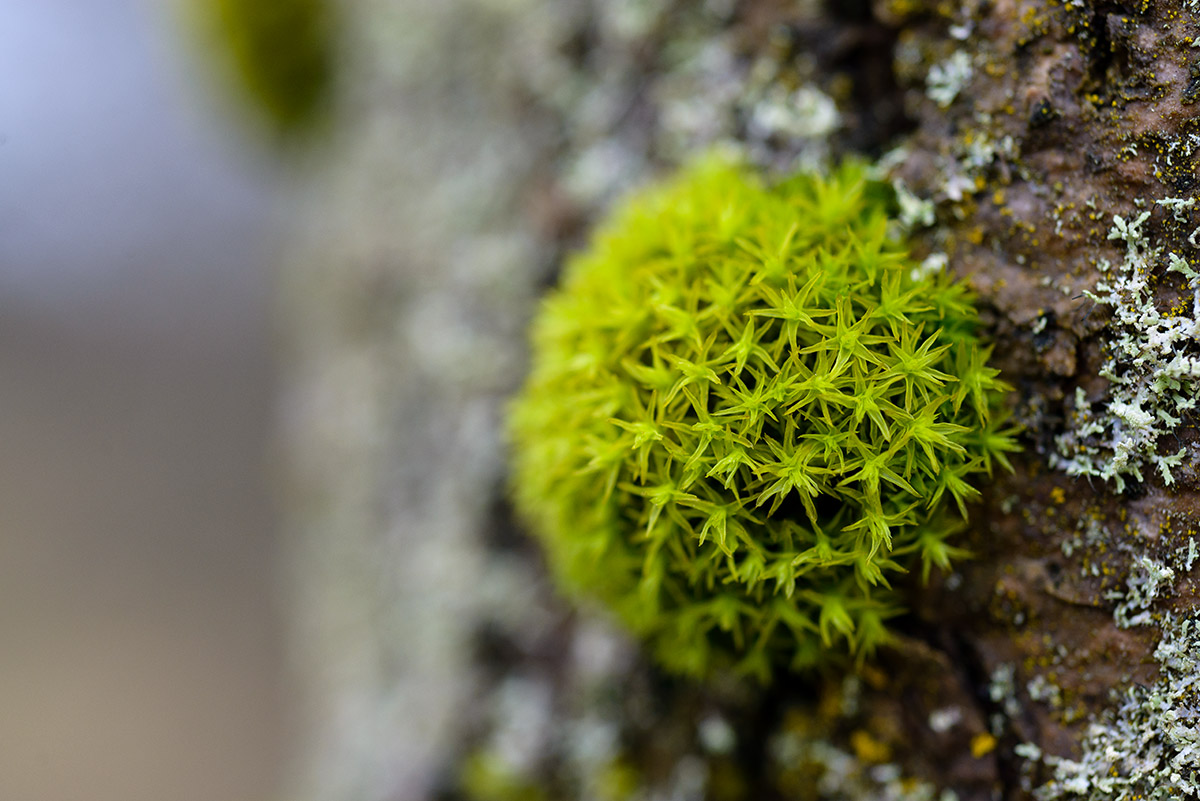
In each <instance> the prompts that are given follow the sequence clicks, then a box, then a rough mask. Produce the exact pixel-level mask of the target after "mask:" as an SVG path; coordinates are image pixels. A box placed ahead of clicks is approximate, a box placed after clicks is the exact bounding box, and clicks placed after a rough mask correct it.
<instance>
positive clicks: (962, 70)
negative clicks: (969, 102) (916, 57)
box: [925, 50, 974, 108]
mask: <svg viewBox="0 0 1200 801" xmlns="http://www.w3.org/2000/svg"><path fill="white" fill-rule="evenodd" d="M973 71H974V70H973V69H972V67H971V57H970V56H968V55H967V54H966V52H964V51H962V50H956V51H955V52H954V54H953V55H952V56H950V58H948V59H946V60H945V61H943V62H941V63H939V64H934V65H933V66H932V67H930V68H929V75H928V76H927V77H926V78H925V94H927V95H929V99H930V100H933V101H934V102H935V103H937V104H938V105H939V106H941V107H942V108H946V107H948V106H949V105H950V104H951V103H953V102H954V98H956V97H958V93H959V92H961V91H962V90H963V87H964V86H966V85H967V81H969V80H970V79H971V74H972V72H973Z"/></svg>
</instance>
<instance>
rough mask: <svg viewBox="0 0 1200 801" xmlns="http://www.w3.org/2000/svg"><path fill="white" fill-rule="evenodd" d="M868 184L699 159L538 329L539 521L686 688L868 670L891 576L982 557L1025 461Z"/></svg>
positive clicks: (530, 459) (575, 572)
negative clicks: (968, 535)
mask: <svg viewBox="0 0 1200 801" xmlns="http://www.w3.org/2000/svg"><path fill="white" fill-rule="evenodd" d="M865 174H866V169H865V168H864V167H863V166H862V165H859V164H854V163H848V164H844V165H843V166H841V167H840V168H839V169H837V170H836V171H834V173H833V174H831V175H829V176H827V177H821V176H818V175H815V174H809V173H803V174H799V175H796V176H794V177H792V178H790V179H788V180H785V181H783V182H781V183H779V184H777V185H773V186H767V185H764V184H763V183H762V182H760V181H759V180H757V179H756V178H755V177H754V176H752V175H751V174H749V173H748V172H747V171H746V170H744V169H742V168H740V167H738V166H737V165H733V164H730V163H729V162H727V161H724V160H722V159H719V158H715V157H710V158H708V159H706V160H702V161H700V162H699V163H697V164H696V165H694V166H692V167H690V168H688V169H686V170H684V171H683V173H682V174H681V175H680V176H679V177H677V178H676V179H674V180H672V181H670V182H668V183H666V184H665V185H663V186H659V187H655V188H651V189H649V190H647V191H644V192H643V193H641V194H638V195H636V196H634V197H633V198H632V199H631V200H629V201H628V202H626V203H625V204H624V205H622V206H620V207H619V208H618V209H617V210H616V211H615V213H614V214H613V216H612V217H611V219H610V220H609V221H608V222H607V223H606V224H605V225H603V226H602V227H601V228H600V230H599V231H598V232H597V234H596V235H595V237H594V239H593V241H592V243H591V246H590V248H589V249H588V250H586V251H584V252H583V253H580V254H578V255H577V256H576V257H575V258H574V259H573V260H571V261H570V263H569V264H568V265H567V268H566V273H565V277H564V279H563V283H562V286H561V288H560V289H559V290H558V291H557V292H555V293H553V294H552V295H551V296H550V297H549V298H548V299H547V300H546V301H545V304H544V306H543V307H542V309H541V311H540V314H539V315H538V317H537V320H536V323H535V326H534V333H533V351H534V352H533V366H532V373H531V376H530V378H529V380H528V383H527V385H526V386H525V388H524V390H523V392H522V393H521V395H520V396H519V398H518V399H517V401H516V402H515V404H514V406H513V408H512V410H511V419H510V432H511V437H512V441H513V444H514V451H515V455H514V487H515V497H516V503H517V507H518V510H519V512H520V513H521V514H522V515H523V516H524V517H525V519H526V520H527V521H528V522H529V524H530V525H531V526H532V528H533V530H534V532H535V533H536V534H537V535H538V536H539V537H540V538H541V540H542V541H543V542H544V544H545V546H546V549H547V551H548V553H549V557H550V561H551V566H552V568H553V571H554V573H555V574H556V576H557V578H558V579H559V581H560V583H561V584H562V585H564V586H565V588H566V589H568V590H569V591H571V592H573V593H575V594H579V595H584V596H590V597H594V598H598V599H600V600H602V601H604V602H605V603H607V604H608V605H609V606H611V607H612V608H613V609H614V610H615V611H616V613H617V615H618V616H619V617H620V618H621V619H622V620H623V621H624V622H625V623H626V624H627V625H628V626H629V627H630V628H631V629H632V630H633V631H635V632H636V633H638V634H640V635H643V636H644V637H646V638H648V639H649V640H651V642H652V644H653V647H654V650H655V652H656V655H657V656H658V658H659V660H660V661H661V662H662V663H663V664H664V665H665V666H666V667H667V668H668V669H670V670H673V671H676V672H682V673H687V674H704V673H706V672H707V671H709V670H710V669H711V668H712V667H714V666H716V665H731V666H733V667H734V668H735V669H737V670H738V671H740V672H744V673H751V674H754V675H757V676H759V677H761V678H764V679H765V678H767V677H769V675H770V674H771V673H772V670H773V668H774V666H775V665H776V664H778V663H779V662H780V661H788V662H790V665H791V666H792V667H793V668H795V669H803V668H807V667H812V666H816V665H820V664H823V663H826V662H827V660H829V659H830V658H831V657H833V656H844V655H849V654H853V655H856V656H858V657H862V656H864V655H867V654H869V653H870V652H871V651H872V650H873V649H874V648H875V647H876V646H878V645H879V644H880V643H882V642H884V641H885V639H886V638H887V629H886V627H885V621H886V620H887V619H888V618H889V617H891V616H893V615H895V614H897V612H898V611H899V607H900V603H899V599H898V596H897V594H896V593H895V592H893V591H892V590H891V588H890V585H889V579H890V578H892V577H895V576H896V575H898V574H899V573H902V572H904V571H906V570H908V569H910V568H914V567H917V566H919V567H920V569H921V570H922V571H923V572H925V573H927V572H928V570H929V569H930V568H931V567H933V566H937V567H939V568H943V569H944V568H946V567H947V566H948V565H949V564H950V562H951V560H952V559H954V558H955V557H957V556H959V555H960V553H961V551H960V550H959V549H958V548H956V547H955V546H953V545H951V544H950V542H949V540H950V538H951V536H952V535H953V534H954V533H955V532H956V531H957V530H958V529H959V528H961V525H962V522H961V521H962V519H963V518H964V517H965V515H966V506H965V504H966V503H967V502H968V501H970V500H971V499H972V498H974V497H976V496H977V495H978V491H977V490H976V489H975V488H974V487H973V486H972V482H973V481H974V480H975V479H977V478H978V477H979V476H981V475H983V474H989V473H990V472H991V470H992V468H993V463H994V462H999V463H1000V464H1003V465H1007V459H1006V457H1005V453H1006V452H1008V451H1011V450H1013V449H1014V448H1015V444H1014V441H1013V439H1012V436H1011V432H1009V431H1008V430H1006V429H1005V428H1004V419H1005V414H1004V413H1003V411H1002V410H1001V401H1002V397H1003V393H1004V391H1005V390H1006V389H1007V387H1006V385H1005V384H1004V383H1003V382H1001V381H1000V380H999V379H998V378H997V371H996V370H994V369H992V368H989V367H988V366H987V360H988V355H989V349H988V348H986V347H984V346H983V345H982V344H981V343H980V341H979V338H978V335H977V328H978V323H977V316H976V312H975V310H974V308H973V306H972V299H971V296H970V294H969V293H968V291H967V290H966V288H965V287H964V286H962V285H961V284H957V283H954V282H952V281H951V280H949V279H948V278H946V277H945V276H943V275H932V276H928V277H921V276H922V275H923V274H922V273H921V272H920V271H917V272H916V273H914V270H913V268H914V266H916V262H915V261H914V260H913V259H912V258H911V257H910V256H909V255H908V251H907V248H906V247H905V245H904V244H903V243H902V242H899V241H896V240H895V239H893V238H892V237H891V236H890V234H889V229H890V222H891V221H890V219H889V213H888V212H889V208H890V204H891V203H892V202H894V201H893V200H892V198H891V195H890V191H889V190H888V189H887V188H886V187H884V186H883V185H881V184H875V183H872V182H869V181H868V180H867V179H866V177H865ZM951 501H952V502H953V503H951ZM949 507H956V509H957V514H954V513H953V512H952V511H951V510H950V508H949Z"/></svg>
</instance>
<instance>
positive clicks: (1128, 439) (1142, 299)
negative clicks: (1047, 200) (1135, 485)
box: [1050, 198, 1200, 492]
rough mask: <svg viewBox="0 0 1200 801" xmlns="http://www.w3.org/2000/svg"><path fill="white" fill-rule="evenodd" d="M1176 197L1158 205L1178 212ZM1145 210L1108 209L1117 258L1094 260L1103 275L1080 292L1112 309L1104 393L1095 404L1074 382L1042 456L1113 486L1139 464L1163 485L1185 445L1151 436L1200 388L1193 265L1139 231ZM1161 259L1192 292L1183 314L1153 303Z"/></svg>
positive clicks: (1137, 476) (1198, 288) (1168, 425)
mask: <svg viewBox="0 0 1200 801" xmlns="http://www.w3.org/2000/svg"><path fill="white" fill-rule="evenodd" d="M1176 201H1177V199H1176V198H1165V199H1164V201H1163V202H1162V203H1161V205H1163V206H1164V207H1166V208H1168V209H1169V210H1170V211H1171V212H1172V213H1173V214H1176V215H1178V214H1180V213H1181V211H1182V210H1183V209H1184V208H1186V207H1187V202H1186V201H1183V202H1176ZM1149 217H1150V212H1149V211H1143V212H1142V213H1141V214H1139V215H1138V216H1137V217H1136V218H1134V219H1133V220H1130V221H1127V220H1125V219H1124V218H1123V217H1121V216H1119V215H1117V216H1114V217H1113V227H1112V229H1111V230H1110V232H1109V235H1108V238H1109V239H1110V240H1116V241H1122V242H1124V243H1125V258H1124V259H1123V261H1122V262H1121V263H1120V264H1119V265H1116V266H1115V268H1114V266H1113V265H1112V264H1111V263H1110V262H1108V261H1107V260H1102V261H1101V262H1100V264H1099V268H1100V270H1101V272H1103V273H1105V274H1106V277H1105V279H1104V280H1102V281H1100V282H1099V283H1098V284H1097V285H1096V288H1095V290H1094V291H1093V292H1087V293H1085V294H1086V295H1087V296H1088V297H1090V298H1091V299H1092V300H1094V301H1096V303H1098V304H1100V305H1102V306H1106V307H1108V308H1109V309H1111V311H1112V320H1111V322H1110V323H1109V325H1108V332H1109V334H1108V341H1107V343H1106V354H1105V355H1106V359H1105V363H1104V366H1103V368H1102V369H1101V371H1100V375H1101V376H1103V377H1104V378H1106V379H1108V380H1109V382H1110V386H1109V391H1108V397H1107V398H1106V399H1105V401H1104V405H1103V407H1102V408H1101V409H1100V410H1095V409H1093V407H1092V404H1091V402H1089V400H1088V397H1087V395H1086V393H1085V392H1084V390H1083V389H1082V388H1077V389H1076V392H1075V416H1074V419H1073V421H1072V425H1071V426H1070V428H1069V430H1068V431H1066V432H1065V433H1063V434H1061V435H1059V436H1058V437H1057V439H1056V444H1057V453H1054V454H1051V457H1050V461H1051V464H1052V465H1053V466H1055V467H1059V468H1061V469H1064V470H1066V471H1067V472H1068V473H1069V474H1071V475H1077V476H1097V477H1099V478H1102V479H1104V480H1106V481H1107V480H1111V481H1113V482H1114V483H1115V484H1116V488H1117V491H1118V492H1120V491H1123V490H1124V489H1125V486H1126V482H1127V481H1128V480H1131V479H1132V480H1136V481H1138V482H1140V481H1142V480H1144V475H1143V468H1145V467H1151V468H1154V469H1157V470H1158V472H1159V474H1160V475H1161V476H1162V479H1163V481H1164V482H1165V483H1166V484H1167V485H1170V484H1172V483H1173V482H1174V475H1173V473H1172V470H1173V469H1174V468H1176V467H1178V466H1179V465H1181V464H1182V462H1183V459H1184V457H1185V456H1186V455H1187V448H1186V447H1183V448H1180V450H1178V451H1177V452H1175V453H1173V454H1165V455H1163V454H1160V453H1159V452H1158V438H1159V437H1160V436H1161V435H1163V434H1166V433H1169V432H1171V431H1173V430H1174V429H1175V428H1176V427H1177V426H1178V425H1179V424H1180V422H1181V420H1182V418H1183V416H1184V415H1185V413H1188V412H1191V411H1192V410H1193V409H1194V408H1195V406H1196V399H1197V396H1198V393H1200V343H1198V341H1197V334H1198V327H1197V322H1196V320H1197V318H1198V317H1200V273H1197V272H1196V271H1195V270H1193V269H1192V268H1191V267H1190V266H1189V265H1188V263H1187V260H1186V259H1184V258H1182V257H1181V256H1179V255H1178V254H1176V253H1168V252H1165V248H1163V247H1162V246H1157V245H1155V244H1153V243H1152V242H1151V241H1150V240H1149V239H1148V238H1147V237H1146V235H1145V233H1144V232H1143V231H1142V225H1143V224H1144V223H1145V222H1146V220H1147V219H1149ZM1164 260H1165V262H1166V264H1167V270H1168V271H1169V272H1178V273H1181V274H1182V275H1183V277H1184V280H1185V281H1186V283H1187V287H1188V289H1190V290H1191V292H1192V303H1191V304H1190V305H1191V309H1190V314H1188V313H1185V311H1184V310H1181V311H1179V313H1176V314H1164V313H1163V312H1161V311H1159V309H1158V307H1157V306H1156V304H1155V300H1154V291H1153V288H1152V285H1151V277H1152V270H1153V268H1154V266H1155V265H1156V264H1158V263H1162V262H1163V261H1164Z"/></svg>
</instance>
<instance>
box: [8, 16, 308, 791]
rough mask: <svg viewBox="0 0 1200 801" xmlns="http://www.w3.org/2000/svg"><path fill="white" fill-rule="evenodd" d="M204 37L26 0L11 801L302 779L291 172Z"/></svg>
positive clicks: (11, 369)
mask: <svg viewBox="0 0 1200 801" xmlns="http://www.w3.org/2000/svg"><path fill="white" fill-rule="evenodd" d="M178 34H179V31H178V30H173V29H172V27H171V19H170V17H169V16H168V14H167V9H165V8H162V7H159V6H157V5H154V4H151V3H149V2H143V3H139V2H138V1H137V0H4V2H3V3H0V799H14V800H17V799H19V800H20V801H73V800H74V799H81V800H86V801H110V800H111V801H143V800H144V801H165V800H166V799H170V801H189V800H190V799H195V800H196V801H242V800H243V799H245V800H247V801H248V800H249V799H260V800H262V799H268V798H272V797H276V796H275V792H276V787H277V785H278V782H279V772H280V767H279V766H280V764H281V761H282V753H283V750H284V745H283V743H284V735H285V728H286V726H285V724H284V709H285V690H284V689H283V678H282V677H283V674H284V670H283V658H282V651H283V648H282V642H281V641H282V637H281V634H280V631H281V628H282V627H281V625H280V623H279V619H280V617H281V615H280V614H279V613H278V610H277V609H276V606H275V603H274V599H275V598H276V597H277V576H276V575H275V570H274V567H273V565H274V559H273V552H274V548H275V546H276V542H275V528H274V522H273V514H272V509H271V505H270V502H269V498H270V491H269V489H270V488H269V481H268V478H267V475H268V471H267V460H266V453H267V449H268V442H269V428H270V418H271V409H272V392H273V384H272V363H271V359H270V351H269V341H270V324H269V316H270V315H269V307H270V304H269V291H268V290H269V285H270V268H271V258H272V253H273V250H274V241H273V240H274V239H275V238H276V237H275V228H276V225H275V219H276V217H277V214H278V212H277V211H276V209H277V204H276V203H277V201H278V199H279V197H278V195H279V194H280V192H279V181H278V179H277V177H276V176H275V175H274V174H273V173H274V170H273V169H272V167H271V165H270V164H269V163H268V162H267V161H266V160H265V159H264V158H263V154H262V153H258V154H257V155H256V154H255V152H254V149H253V147H251V146H248V145H247V143H246V142H245V141H241V142H240V143H239V140H238V138H237V136H235V135H234V134H233V133H232V132H230V131H228V130H222V129H221V128H220V127H219V126H220V120H219V114H217V113H216V112H215V111H214V109H215V108H216V107H217V106H216V105H215V104H213V103H212V102H210V100H206V99H205V98H203V97H201V96H200V93H198V91H197V90H196V86H197V81H196V78H195V76H194V75H191V74H189V72H188V67H187V61H188V60H187V59H186V58H183V57H182V56H181V53H180V52H179V51H180V49H181V48H180V44H179V41H180V40H179V37H178Z"/></svg>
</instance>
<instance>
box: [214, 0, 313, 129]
mask: <svg viewBox="0 0 1200 801" xmlns="http://www.w3.org/2000/svg"><path fill="white" fill-rule="evenodd" d="M190 3H191V5H192V6H193V7H194V8H193V10H194V12H195V14H194V18H195V19H197V21H198V22H199V23H200V26H201V27H202V28H203V29H205V32H206V33H207V34H208V39H209V41H210V43H211V48H210V49H211V50H212V51H213V53H212V54H213V55H214V56H216V57H217V60H218V62H219V63H218V66H219V67H221V68H223V71H224V72H225V73H226V74H227V75H228V77H229V78H230V79H231V82H232V83H234V84H236V86H237V88H238V90H239V92H240V94H241V95H242V97H243V99H244V100H245V102H246V103H247V104H249V105H250V106H251V107H252V108H253V110H255V111H256V112H257V115H258V116H259V117H260V118H261V119H262V120H263V122H264V123H265V124H266V125H267V127H269V128H270V129H272V131H273V132H274V133H276V134H277V135H279V136H280V137H281V138H285V139H292V138H295V137H296V136H297V135H302V134H305V133H308V132H310V131H311V130H312V129H313V128H314V127H316V125H317V124H318V123H319V121H320V119H321V117H322V116H323V113H324V111H325V110H326V108H327V106H328V100H329V96H330V93H331V89H332V85H333V75H334V62H335V56H334V50H335V46H334V24H333V23H334V20H333V11H332V9H331V8H330V6H329V4H328V2H326V0H190Z"/></svg>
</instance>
